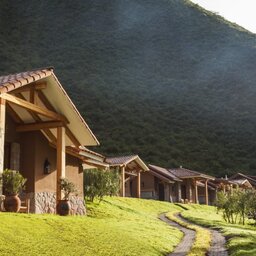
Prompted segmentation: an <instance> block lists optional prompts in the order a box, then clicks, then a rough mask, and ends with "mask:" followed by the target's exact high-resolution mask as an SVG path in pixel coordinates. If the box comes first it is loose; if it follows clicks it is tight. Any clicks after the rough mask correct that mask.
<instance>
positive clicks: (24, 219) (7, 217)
mask: <svg viewBox="0 0 256 256" xmlns="http://www.w3.org/2000/svg"><path fill="white" fill-rule="evenodd" d="M88 209H89V216H88V217H59V216H54V215H25V214H7V213H0V219H1V222H0V255H54V256H55V255H88V256H90V255H93V256H95V255H106V256H107V255H111V256H112V255H113V256H114V255H117V256H119V255H134V256H135V255H147V256H150V255H152V256H153V255H164V254H166V253H167V252H170V251H171V250H172V249H173V246H174V245H176V244H177V243H178V242H179V240H180V239H181V237H182V233H181V232H179V231H177V230H175V229H173V228H170V227H169V226H167V225H166V224H164V223H162V222H161V221H159V220H158V219H157V215H158V214H159V213H160V212H166V211H177V209H179V208H178V207H176V206H175V205H173V204H170V203H164V202H157V201H149V200H138V199H126V198H125V199H122V198H108V199H106V200H105V201H103V202H102V203H101V204H96V203H95V204H89V205H88Z"/></svg>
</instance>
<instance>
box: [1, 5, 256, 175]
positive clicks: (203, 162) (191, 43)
mask: <svg viewBox="0 0 256 256" xmlns="http://www.w3.org/2000/svg"><path fill="white" fill-rule="evenodd" d="M0 35H1V36H0V46H1V47H0V56H1V58H0V74H7V73H11V72H18V71H23V70H28V69H31V68H36V67H42V66H49V65H52V66H54V67H55V72H56V74H57V76H58V77H59V78H60V81H61V82H62V84H63V85H64V87H65V89H66V90H67V91H68V93H69V94H70V96H71V98H72V99H73V100H74V102H75V104H76V105H77V106H78V108H79V110H80V111H81V113H82V114H83V115H84V117H85V119H86V120H87V122H88V124H89V125H90V127H91V128H92V130H93V131H94V132H95V134H96V136H97V137H98V139H99V140H100V142H101V147H98V148H97V149H95V150H97V151H99V152H102V153H104V154H108V155H115V154H122V153H138V154H139V155H140V156H141V157H142V158H143V159H145V160H146V161H147V162H148V163H152V164H157V165H162V166H166V167H175V166H179V165H182V166H184V167H187V168H191V169H195V170H199V171H205V172H208V173H211V174H215V175H224V174H226V173H231V172H236V171H238V170H242V171H244V172H250V173H253V172H254V171H255V169H256V157H255V152H256V132H255V127H256V101H255V98H256V97H255V96H256V87H255V81H256V72H255V66H256V37H255V35H253V34H250V33H248V32H246V31H245V30H243V29H241V28H239V27H236V26H235V25H233V24H230V23H228V22H226V21H224V20H223V19H221V18H220V17H218V16H215V15H211V14H209V13H208V12H205V11H203V10H202V9H200V8H198V7H197V6H195V5H193V4H191V3H190V2H189V1H185V0H158V1H155V0H148V1H143V0H110V1H102V0H87V1H82V0H76V1H70V0H67V1H61V0H54V1H48V0H45V1H26V2H24V1H21V0H2V1H1V2H0Z"/></svg>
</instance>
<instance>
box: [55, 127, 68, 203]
mask: <svg viewBox="0 0 256 256" xmlns="http://www.w3.org/2000/svg"><path fill="white" fill-rule="evenodd" d="M65 168H66V152H65V127H57V178H56V181H57V184H56V186H57V189H56V199H57V200H61V189H60V185H59V181H60V178H65Z"/></svg>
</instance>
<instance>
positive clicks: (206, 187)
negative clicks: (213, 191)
mask: <svg viewBox="0 0 256 256" xmlns="http://www.w3.org/2000/svg"><path fill="white" fill-rule="evenodd" d="M205 204H206V205H208V204H209V197H208V180H205Z"/></svg>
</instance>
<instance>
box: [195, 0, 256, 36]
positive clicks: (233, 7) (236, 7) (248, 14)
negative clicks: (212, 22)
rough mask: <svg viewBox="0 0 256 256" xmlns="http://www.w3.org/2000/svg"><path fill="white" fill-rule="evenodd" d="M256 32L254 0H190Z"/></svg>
mask: <svg viewBox="0 0 256 256" xmlns="http://www.w3.org/2000/svg"><path fill="white" fill-rule="evenodd" d="M191 1H192V2H194V3H197V4H199V5H201V6H202V7H203V8H205V9H207V10H209V11H213V12H217V13H218V14H219V15H221V16H223V17H225V19H227V20H229V21H231V22H235V23H237V24H238V25H240V26H242V27H244V28H246V29H247V30H249V31H251V32H253V33H256V0H191Z"/></svg>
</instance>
